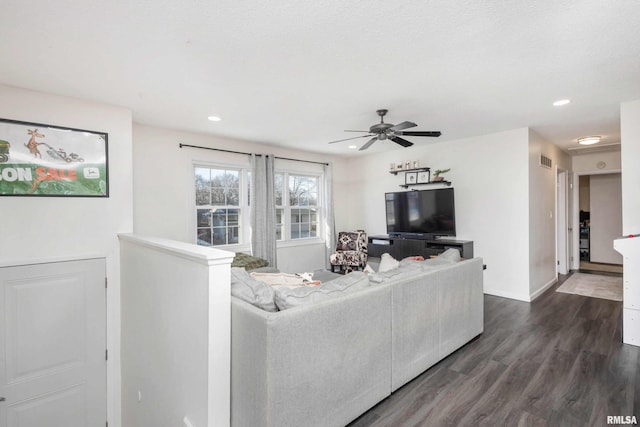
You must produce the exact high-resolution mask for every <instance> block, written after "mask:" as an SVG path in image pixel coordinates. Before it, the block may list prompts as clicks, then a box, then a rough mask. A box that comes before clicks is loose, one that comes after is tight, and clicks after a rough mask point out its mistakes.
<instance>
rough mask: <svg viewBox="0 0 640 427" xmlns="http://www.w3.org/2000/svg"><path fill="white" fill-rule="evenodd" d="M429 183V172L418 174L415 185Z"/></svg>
mask: <svg viewBox="0 0 640 427" xmlns="http://www.w3.org/2000/svg"><path fill="white" fill-rule="evenodd" d="M428 182H431V172H429V170H426V171H421V172H418V178H417V179H416V183H417V184H426V183H428Z"/></svg>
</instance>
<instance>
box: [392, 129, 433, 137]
mask: <svg viewBox="0 0 640 427" xmlns="http://www.w3.org/2000/svg"><path fill="white" fill-rule="evenodd" d="M396 135H407V136H434V137H438V136H440V135H442V132H440V131H419V130H416V131H409V132H402V131H399V132H396Z"/></svg>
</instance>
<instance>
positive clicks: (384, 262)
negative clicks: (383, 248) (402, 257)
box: [378, 253, 400, 273]
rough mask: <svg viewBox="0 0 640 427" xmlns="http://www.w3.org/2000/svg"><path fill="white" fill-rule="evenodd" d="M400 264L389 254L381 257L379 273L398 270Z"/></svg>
mask: <svg viewBox="0 0 640 427" xmlns="http://www.w3.org/2000/svg"><path fill="white" fill-rule="evenodd" d="M399 266H400V262H399V261H398V260H397V259H395V258H394V257H392V256H391V255H389V254H386V253H385V254H382V256H381V257H380V265H379V266H378V273H384V272H385V271H389V270H393V269H394V268H398V267H399Z"/></svg>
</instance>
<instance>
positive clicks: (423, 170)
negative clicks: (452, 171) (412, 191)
mask: <svg viewBox="0 0 640 427" xmlns="http://www.w3.org/2000/svg"><path fill="white" fill-rule="evenodd" d="M430 171H431V168H412V169H398V170H393V171H389V173H390V174H392V175H398V173H402V172H404V173H405V180H406V174H407V173H412V172H417V173H420V172H429V175H427V179H429V178H430V177H431V172H430ZM434 184H443V185H446V186H447V187H449V186H451V181H445V180H443V181H431V180H429V182H410V183H406V182H405V183H404V184H400V187H402V188H409V187H413V186H414V185H434Z"/></svg>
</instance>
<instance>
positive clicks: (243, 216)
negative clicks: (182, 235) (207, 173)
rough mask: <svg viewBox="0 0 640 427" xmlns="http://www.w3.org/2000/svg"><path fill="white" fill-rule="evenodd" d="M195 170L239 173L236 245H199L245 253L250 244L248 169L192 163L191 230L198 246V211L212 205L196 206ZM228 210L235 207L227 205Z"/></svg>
mask: <svg viewBox="0 0 640 427" xmlns="http://www.w3.org/2000/svg"><path fill="white" fill-rule="evenodd" d="M196 168H207V169H218V170H235V171H238V172H239V176H240V184H239V185H240V188H239V195H238V197H239V202H240V203H239V205H238V206H237V209H238V210H239V220H238V227H239V233H238V243H230V244H225V245H213V246H206V245H201V246H204V247H211V248H219V249H225V250H232V251H235V252H237V251H246V250H248V249H249V248H250V247H251V242H250V236H251V230H250V228H251V219H250V218H251V217H250V216H251V211H250V209H249V201H248V198H249V194H248V189H249V179H248V173H249V168H248V167H247V166H246V165H241V164H228V163H210V162H203V161H198V162H194V163H193V172H192V175H191V177H192V179H191V185H192V188H193V190H192V191H193V203H192V206H193V208H192V209H193V221H194V222H193V227H192V228H191V229H192V230H193V233H194V239H193V241H194V243H195V244H198V209H203V208H206V207H214V206H212V205H198V204H197V196H196V186H195V171H196ZM215 207H222V206H215ZM226 207H228V208H236V206H233V205H228V206H226Z"/></svg>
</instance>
